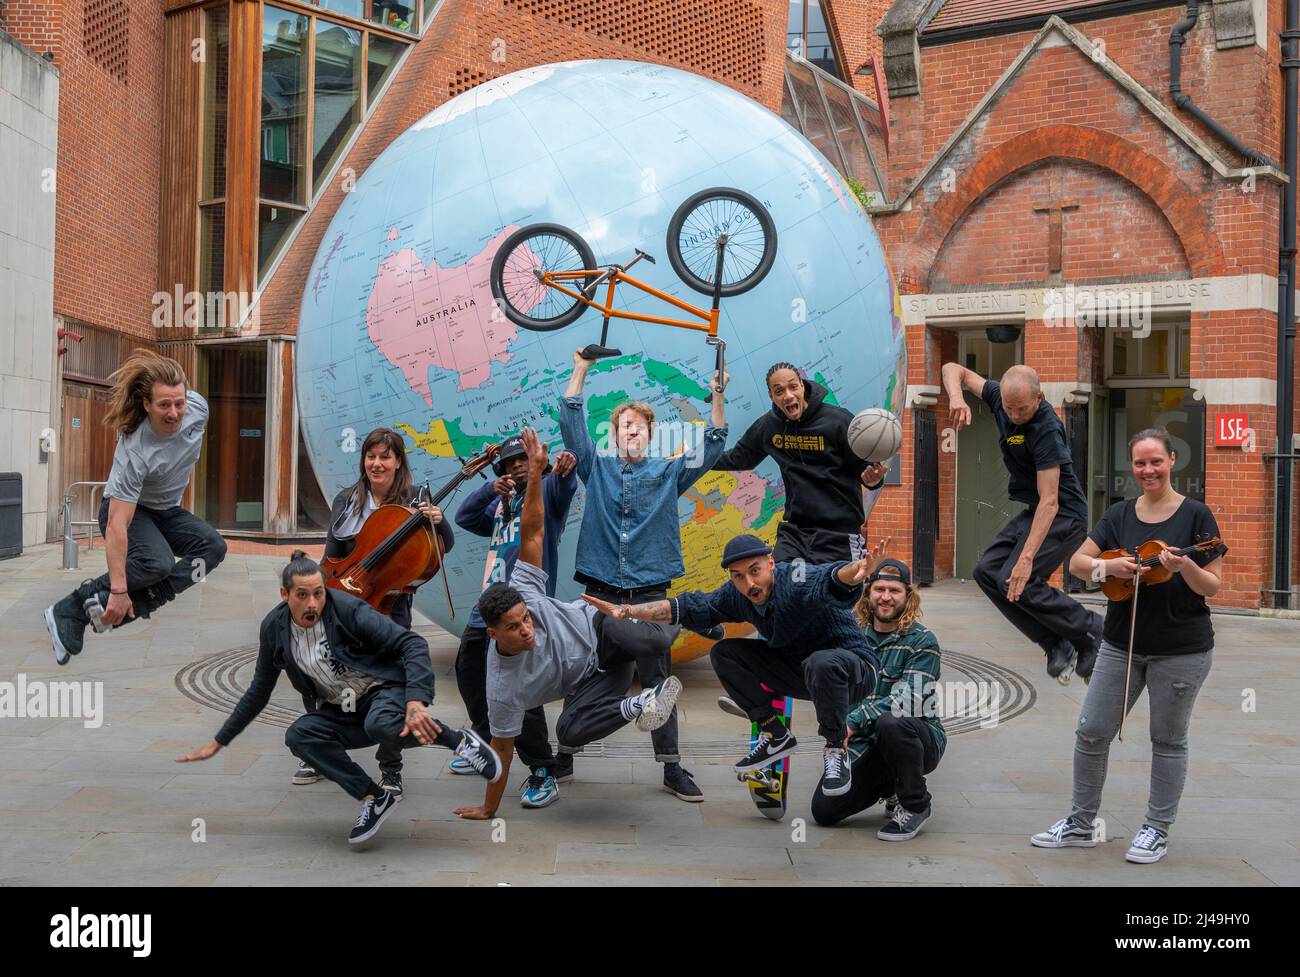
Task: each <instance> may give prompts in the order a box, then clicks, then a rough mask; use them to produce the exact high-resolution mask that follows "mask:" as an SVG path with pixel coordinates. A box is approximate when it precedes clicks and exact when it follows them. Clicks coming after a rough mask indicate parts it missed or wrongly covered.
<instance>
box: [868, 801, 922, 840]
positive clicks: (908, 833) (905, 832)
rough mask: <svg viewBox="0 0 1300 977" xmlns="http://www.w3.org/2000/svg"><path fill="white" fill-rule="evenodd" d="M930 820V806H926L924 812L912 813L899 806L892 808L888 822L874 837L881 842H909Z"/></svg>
mask: <svg viewBox="0 0 1300 977" xmlns="http://www.w3.org/2000/svg"><path fill="white" fill-rule="evenodd" d="M929 820H930V806H929V805H928V804H927V805H926V808H925V810H924V811H920V812H917V813H913V812H911V811H909V810H908V809H907V808H905V807H903V805H902V804H899V805H898V806H897V807H896V808H894V811H893V813H892V814H891V815H890V817H889V822H888V823H887V824H886V825H885V826H884V827H883V828H881V829H880V830H879V831H877V832H876V837H877V838H879V839H880V840H881V841H911V840H912V839H913V838H915V837H916V836H917V835H918V834H920V833H921V829H922V828H923V827H925V822H926V821H929Z"/></svg>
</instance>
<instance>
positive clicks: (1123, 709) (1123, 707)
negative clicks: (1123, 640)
mask: <svg viewBox="0 0 1300 977" xmlns="http://www.w3.org/2000/svg"><path fill="white" fill-rule="evenodd" d="M1137 564H1138V568H1137V572H1136V573H1134V574H1133V606H1132V607H1131V608H1130V609H1129V611H1130V615H1129V619H1128V658H1127V659H1126V661H1125V662H1124V701H1123V702H1121V703H1120V707H1119V741H1120V742H1121V743H1123V742H1124V719H1125V717H1126V716H1127V715H1128V687H1129V679H1130V677H1131V676H1132V675H1133V634H1134V631H1135V629H1136V628H1137V619H1138V618H1137V613H1138V591H1139V590H1141V589H1142V560H1141V558H1139V559H1138V561H1137Z"/></svg>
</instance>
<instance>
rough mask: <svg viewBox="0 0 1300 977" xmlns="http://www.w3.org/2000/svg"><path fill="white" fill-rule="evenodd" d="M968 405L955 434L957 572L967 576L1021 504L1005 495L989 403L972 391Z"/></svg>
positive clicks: (1005, 473)
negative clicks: (967, 418) (967, 419)
mask: <svg viewBox="0 0 1300 977" xmlns="http://www.w3.org/2000/svg"><path fill="white" fill-rule="evenodd" d="M966 404H967V405H968V406H969V407H970V414H971V422H970V425H969V426H968V427H965V428H962V430H961V431H960V432H959V433H958V435H957V513H956V522H957V532H956V536H957V541H956V542H957V566H956V573H957V576H958V577H962V578H964V579H967V580H969V579H970V577H971V574H972V572H973V571H974V569H975V564H976V563H977V562H979V558H980V554H981V553H983V552H984V548H985V547H986V546H988V545H989V542H990V541H991V540H992V539H993V537H994V536H995V535H997V532H998V530H999V529H1001V528H1002V527H1003V526H1005V525H1006V524H1007V522H1008V521H1009V520H1010V519H1011V517H1012V516H1014V515H1015V514H1016V513H1017V512H1020V511H1022V510H1023V509H1024V508H1025V506H1024V503H1021V502H1012V501H1011V500H1010V499H1009V498H1007V470H1006V467H1005V466H1004V465H1003V464H1002V449H1001V448H1000V447H998V426H997V424H996V423H995V422H994V420H993V412H992V411H991V410H989V405H988V404H986V403H984V401H983V399H981V398H979V397H976V396H974V395H973V394H970V393H967V394H966Z"/></svg>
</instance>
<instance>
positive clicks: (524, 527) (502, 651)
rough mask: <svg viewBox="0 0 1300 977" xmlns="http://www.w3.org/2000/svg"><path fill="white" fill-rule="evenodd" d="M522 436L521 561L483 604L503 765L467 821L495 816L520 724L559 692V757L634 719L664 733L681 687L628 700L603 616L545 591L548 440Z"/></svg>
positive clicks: (491, 714)
mask: <svg viewBox="0 0 1300 977" xmlns="http://www.w3.org/2000/svg"><path fill="white" fill-rule="evenodd" d="M520 438H521V440H522V441H523V443H524V450H525V451H526V452H527V454H528V487H527V489H525V491H524V511H523V518H522V520H521V523H520V539H519V559H518V561H517V562H516V563H515V567H514V570H513V572H512V573H511V574H510V583H509V584H493V585H492V586H491V587H488V588H487V590H485V591H483V595H482V596H481V597H480V598H479V602H478V608H479V613H480V614H482V615H483V621H484V623H485V624H486V625H487V633H488V638H489V639H490V642H489V644H488V650H487V658H488V663H487V700H488V726H489V727H490V729H491V732H492V752H493V753H495V754H496V755H497V756H498V757H500V758H501V761H502V763H503V764H504V765H505V768H504V770H503V772H502V776H501V777H500V778H498V779H497V780H496V781H495V782H493V783H492V784H490V785H489V786H488V789H487V797H486V798H485V799H484V801H483V804H482V806H480V807H459V808H456V812H455V813H456V814H458V815H460V816H461V817H462V818H468V819H469V820H471V821H485V820H488V819H489V818H493V817H495V816H496V812H497V807H498V806H499V805H500V804H501V795H502V794H503V793H504V792H505V785H506V782H507V778H506V776H505V774H507V773H508V772H509V770H510V759H511V757H512V755H513V754H514V743H515V737H516V736H518V735H519V733H520V732H521V731H522V730H523V722H524V713H525V712H527V711H528V710H529V709H532V708H534V707H536V706H540V705H542V704H544V703H547V702H551V701H553V700H555V699H560V698H563V699H564V700H565V703H564V711H563V712H561V713H560V719H559V722H558V723H557V724H556V726H555V735H556V738H557V739H558V740H559V744H560V752H561V753H575V752H577V750H578V748H580V747H582V746H584V745H585V744H587V743H591V742H594V741H595V740H598V739H601V738H603V737H605V736H608V735H609V734H610V733H612V732H614V730H616V729H618V728H619V727H620V726H624V725H626V724H627V723H630V722H635V723H636V725H637V728H638V729H641V730H643V731H645V732H652V731H653V730H656V729H658V728H659V727H660V726H662V725H663V724H664V723H666V722H667V721H668V717H669V716H671V715H672V711H673V706H674V705H675V704H676V702H677V696H678V695H679V694H680V692H681V690H682V683H681V680H680V679H678V678H677V676H675V675H672V676H669V677H668V678H667V679H665V680H664V681H662V682H660V683H659V684H658V685H656V686H653V687H651V688H648V689H645V690H644V691H642V692H641V693H640V694H639V695H634V696H629V695H628V694H627V689H628V686H629V685H630V684H631V682H632V676H633V674H634V672H635V670H636V658H635V656H634V655H633V654H632V653H631V652H630V651H629V650H628V649H626V648H623V647H621V646H620V645H619V644H618V642H616V641H613V640H610V639H608V638H603V637H602V634H601V632H602V631H603V627H604V621H605V616H604V615H603V614H600V613H598V612H597V611H596V609H595V608H593V607H591V606H589V605H587V604H584V603H583V602H582V601H573V602H572V603H564V602H563V601H558V600H556V599H555V598H553V597H548V596H547V595H546V572H545V571H544V570H542V538H543V535H544V529H543V526H544V520H543V513H542V488H541V485H542V474H543V473H544V472H545V471H546V463H547V452H546V445H544V444H541V443H540V442H539V441H538V438H537V432H536V431H533V430H532V429H530V428H525V429H524V430H523V431H522V432H521V433H520Z"/></svg>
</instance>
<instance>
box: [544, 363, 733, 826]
mask: <svg viewBox="0 0 1300 977" xmlns="http://www.w3.org/2000/svg"><path fill="white" fill-rule="evenodd" d="M593 362H594V361H593V360H586V359H583V357H582V354H581V353H580V352H575V353H574V354H573V376H572V377H571V378H570V380H569V386H568V388H567V389H566V390H565V391H564V397H563V399H562V400H561V401H560V433H561V435H562V436H563V438H564V446H565V447H566V448H567V449H569V450H570V451H572V452H573V453H574V454H575V455H576V456H577V458H578V477H579V478H581V479H582V482H583V484H584V485H585V486H586V487H587V498H586V502H585V503H584V506H583V513H582V529H581V531H580V534H579V536H578V558H577V573H576V574H574V579H576V580H577V581H578V582H579V583H583V584H585V585H586V588H587V591H586V592H587V593H588V594H590V595H592V596H594V597H597V598H599V599H601V600H604V601H607V602H609V603H610V604H612V605H615V606H617V605H621V604H631V603H641V602H645V601H657V600H663V598H664V597H665V596H666V595H667V593H668V585H669V584H670V583H671V582H672V580H673V578H674V577H680V576H682V574H684V573H685V572H686V570H685V567H684V566H683V565H682V538H681V522H680V517H679V516H678V512H677V499H678V497H679V496H680V495H681V494H682V493H683V492H685V491H686V490H687V489H688V488H690V487H691V486H692V485H694V484H695V482H696V481H697V480H698V479H699V478H700V476H702V475H704V474H705V473H706V472H707V471H708V470H709V469H710V468H712V467H713V463H714V462H715V461H717V460H718V457H719V456H720V455H721V454H722V452H723V449H724V448H725V447H726V441H727V421H726V415H725V412H724V410H723V403H722V388H723V387H725V386H726V379H727V378H726V377H725V376H724V377H722V378H721V386H719V384H718V380H719V378H717V377H715V378H714V386H713V412H712V415H711V417H710V423H709V426H708V427H707V428H706V429H705V431H704V442H703V445H698V444H697V445H695V446H694V450H690V449H689V447H688V450H687V451H685V452H684V453H682V454H681V455H680V456H678V457H675V458H672V459H666V458H659V457H651V456H650V454H651V452H650V437H651V433H652V431H653V429H654V411H653V409H652V408H651V407H650V405H649V404H643V403H629V404H621V405H619V406H618V407H616V408H615V409H614V411H613V412H612V413H611V414H610V419H609V426H610V433H609V436H608V437H606V438H602V444H601V447H600V448H599V449H598V448H597V445H596V442H595V441H594V440H593V439H592V437H591V434H590V433H589V432H588V430H587V417H586V410H585V409H584V406H583V402H582V388H583V385H584V384H585V383H586V380H587V371H588V370H589V369H591V365H592V363H593ZM610 442H612V445H611V444H610ZM679 630H680V629H679V628H677V627H676V626H675V625H670V624H664V623H642V622H637V621H632V620H610V621H607V622H606V623H605V631H604V634H605V636H606V638H607V639H608V640H612V641H616V642H618V643H619V644H621V645H622V646H623V647H624V648H625V649H626V650H628V651H629V652H631V653H632V655H633V656H634V657H635V659H636V668H637V674H638V675H639V676H640V677H641V682H642V684H643V685H645V686H646V687H647V688H648V687H650V686H654V685H658V684H659V683H660V682H662V681H663V680H664V679H666V678H667V677H668V674H669V670H670V666H671V663H672V658H671V653H670V649H671V648H672V644H673V641H674V640H675V639H676V637H677V633H678V631H679ZM652 740H653V742H654V748H655V759H656V760H658V761H659V762H660V763H662V764H663V765H664V789H666V790H667V791H669V792H670V793H672V794H674V795H676V796H677V797H679V798H681V799H682V800H684V801H702V800H704V794H703V792H702V791H701V790H700V788H699V787H698V786H696V784H695V781H694V780H692V779H691V775H690V773H689V772H687V771H686V770H683V769H682V765H681V758H680V757H679V756H678V754H677V713H676V711H674V712H673V715H672V717H671V718H670V719H669V720H668V722H667V723H665V724H664V725H663V726H661V727H660V728H659V729H657V730H655V731H654V734H653V736H652Z"/></svg>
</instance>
